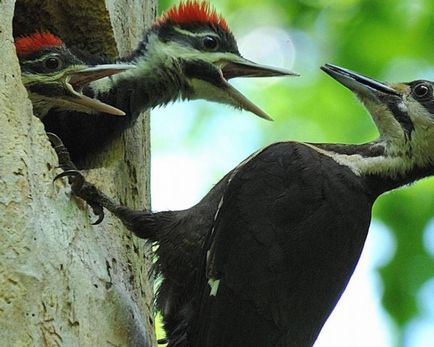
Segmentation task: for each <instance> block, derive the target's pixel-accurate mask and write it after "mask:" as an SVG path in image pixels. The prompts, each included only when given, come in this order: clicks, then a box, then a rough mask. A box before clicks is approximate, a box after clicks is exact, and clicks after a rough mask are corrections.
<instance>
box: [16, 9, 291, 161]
mask: <svg viewBox="0 0 434 347" xmlns="http://www.w3.org/2000/svg"><path fill="white" fill-rule="evenodd" d="M73 53H74V55H76V56H77V57H78V58H79V59H80V60H82V61H84V62H86V63H88V64H102V63H106V64H107V63H120V64H132V65H134V66H135V67H136V68H135V69H129V70H128V71H125V72H123V73H119V74H117V75H115V76H112V77H110V78H104V79H101V80H98V81H93V82H90V83H89V84H88V86H87V87H85V88H83V94H84V95H86V96H87V97H90V98H95V99H98V100H99V101H100V102H102V103H104V104H108V105H111V106H113V107H115V108H117V109H119V110H122V111H123V112H125V114H126V116H125V117H103V116H102V112H101V110H98V109H95V108H93V109H92V108H87V109H85V110H81V112H86V113H88V114H86V115H83V114H80V113H77V112H70V111H76V108H70V106H71V105H70V104H64V103H63V102H59V104H58V105H56V107H55V108H54V107H53V109H52V110H51V111H50V112H48V110H44V111H45V112H48V114H47V115H46V116H45V117H44V118H43V122H44V124H45V129H46V131H48V132H52V133H55V134H57V135H58V136H59V137H60V138H61V139H62V141H63V142H64V144H65V145H66V147H67V148H68V150H69V152H70V154H71V156H72V159H73V160H74V161H75V162H77V163H80V162H81V159H82V158H83V156H86V155H87V154H88V153H90V152H93V151H98V150H99V149H101V147H103V146H104V145H105V144H106V143H107V142H109V141H110V140H111V139H112V138H113V137H115V136H117V135H118V134H119V133H120V132H122V131H123V130H124V129H126V128H128V127H130V126H131V125H132V124H134V122H135V120H136V119H137V117H138V115H139V114H140V112H142V111H144V110H147V109H149V108H152V107H155V106H161V105H165V104H167V103H169V102H172V101H175V100H178V99H182V100H192V99H206V100H209V101H215V102H220V103H224V104H228V105H231V106H234V107H236V108H239V109H245V110H247V111H250V112H252V113H254V114H256V115H258V116H259V117H262V118H265V119H270V117H269V116H268V115H267V114H266V113H265V112H264V111H262V110H261V109H260V108H258V107H257V106H256V105H255V104H253V103H252V102H251V101H249V100H248V99H247V98H246V97H245V96H244V95H242V94H241V93H240V92H239V91H238V90H236V89H235V88H234V87H232V86H231V85H230V84H229V83H228V82H227V81H228V80H229V79H231V78H235V77H268V76H282V75H294V73H293V72H291V71H288V70H284V69H279V68H274V67H269V66H263V65H259V64H256V63H253V62H251V61H249V60H247V59H245V58H243V57H242V56H241V54H240V53H239V51H238V47H237V43H236V41H235V38H234V36H233V35H232V33H231V31H230V30H229V27H228V25H227V23H226V21H225V20H224V18H223V17H222V16H220V15H218V14H217V13H216V12H215V10H213V9H212V8H210V6H209V4H208V3H206V2H196V1H186V2H181V3H180V4H179V5H178V6H174V7H172V8H170V9H169V10H168V11H166V12H165V13H164V14H163V15H162V16H161V17H159V18H158V19H157V20H156V21H155V22H154V23H153V24H152V26H151V27H150V28H149V29H148V30H146V31H145V34H144V37H143V40H142V41H141V42H140V43H139V45H138V47H137V48H136V49H135V50H134V51H133V52H132V53H131V54H130V55H129V56H126V57H120V58H119V59H117V60H116V61H115V62H113V61H107V60H106V59H104V58H103V57H95V56H90V55H88V54H83V52H80V51H78V50H74V51H73ZM25 63H26V62H25V61H21V64H25ZM38 91H39V93H38ZM48 93H49V91H47V90H46V84H45V83H41V85H40V86H35V87H33V90H32V93H31V95H30V96H31V97H32V100H38V99H39V98H40V94H43V95H46V94H48ZM62 111H63V112H62Z"/></svg>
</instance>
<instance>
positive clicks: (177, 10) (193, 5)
mask: <svg viewBox="0 0 434 347" xmlns="http://www.w3.org/2000/svg"><path fill="white" fill-rule="evenodd" d="M167 22H172V23H175V24H188V23H206V24H213V25H218V26H220V27H221V28H222V29H223V30H225V31H229V27H228V24H227V23H226V21H225V20H224V18H223V17H222V16H221V15H219V14H218V13H217V12H216V11H215V10H214V9H213V8H212V7H211V6H210V4H209V3H208V2H206V1H201V2H199V1H194V0H187V1H185V2H181V3H180V4H179V5H177V6H173V7H171V8H169V9H168V10H167V11H166V12H164V13H163V14H162V15H161V17H160V18H158V19H157V22H156V23H157V25H161V24H163V23H167Z"/></svg>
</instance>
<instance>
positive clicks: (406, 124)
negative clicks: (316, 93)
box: [322, 64, 434, 175]
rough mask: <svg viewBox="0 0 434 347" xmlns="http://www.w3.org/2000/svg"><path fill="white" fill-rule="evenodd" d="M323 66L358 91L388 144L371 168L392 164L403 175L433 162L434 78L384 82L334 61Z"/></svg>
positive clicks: (380, 140) (391, 172)
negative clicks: (334, 63) (432, 80)
mask: <svg viewBox="0 0 434 347" xmlns="http://www.w3.org/2000/svg"><path fill="white" fill-rule="evenodd" d="M322 70H323V71H325V72H326V73H328V74H329V75H330V76H332V77H333V78H334V79H336V80H337V81H339V82H340V83H342V84H343V85H344V86H346V87H347V88H349V89H350V90H352V91H353V92H354V93H355V94H356V95H357V97H358V98H359V99H360V100H361V101H362V102H363V104H364V105H365V106H366V108H367V109H368V111H369V113H370V114H371V116H372V118H373V120H374V122H375V124H376V126H377V128H378V131H379V132H380V139H379V140H378V141H377V143H378V144H379V145H383V146H384V150H385V157H386V159H387V160H383V161H382V162H381V163H380V162H379V163H378V165H377V166H376V167H374V166H373V167H372V168H371V170H374V171H375V170H383V169H385V168H382V166H383V165H388V169H389V170H390V172H389V173H390V174H392V175H393V174H396V175H401V174H404V173H405V172H407V171H408V170H410V169H412V168H414V167H422V168H423V167H430V166H433V164H434V94H433V87H434V83H433V82H431V81H426V80H416V81H413V82H408V83H383V82H379V81H376V80H374V79H372V78H369V77H365V76H363V75H361V74H358V73H355V72H353V71H350V70H347V69H344V68H341V67H338V66H335V65H331V64H326V65H324V66H323V67H322ZM395 159H397V160H395Z"/></svg>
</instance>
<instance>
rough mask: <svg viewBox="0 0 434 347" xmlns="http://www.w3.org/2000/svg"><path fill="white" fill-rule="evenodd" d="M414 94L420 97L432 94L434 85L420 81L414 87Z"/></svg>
mask: <svg viewBox="0 0 434 347" xmlns="http://www.w3.org/2000/svg"><path fill="white" fill-rule="evenodd" d="M413 94H414V96H415V97H416V98H418V99H423V98H426V97H428V96H432V86H431V85H430V84H427V83H420V84H418V85H416V86H415V87H414V88H413Z"/></svg>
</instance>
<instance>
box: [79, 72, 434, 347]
mask: <svg viewBox="0 0 434 347" xmlns="http://www.w3.org/2000/svg"><path fill="white" fill-rule="evenodd" d="M322 69H323V70H324V71H325V72H326V73H328V74H329V75H331V76H332V77H333V78H335V79H336V80H338V81H339V82H341V83H342V84H343V85H344V86H346V87H348V88H349V89H351V90H352V91H353V92H354V93H355V94H356V95H357V96H358V97H359V98H360V99H361V101H362V102H363V103H364V105H365V106H366V108H367V109H368V111H369V113H370V114H371V116H372V117H373V119H374V121H375V124H376V125H377V127H378V130H379V132H380V137H379V138H378V139H377V140H375V141H372V142H369V143H365V144H360V145H354V144H314V143H304V142H293V141H290V142H280V143H275V144H272V145H270V146H268V147H267V148H265V149H263V150H261V151H258V152H257V153H254V154H253V155H251V156H250V157H249V158H247V159H246V160H245V161H243V162H242V163H240V164H239V165H238V166H237V167H236V168H235V169H234V170H232V171H231V172H229V173H228V174H227V175H226V176H225V177H224V178H223V179H222V180H221V181H220V182H219V183H218V184H217V185H216V186H215V187H214V188H213V189H212V190H211V191H210V192H209V193H208V194H207V195H206V196H205V197H204V198H203V199H202V200H201V201H200V202H199V203H198V204H197V205H195V206H193V207H192V208H190V209H187V210H182V211H167V212H159V213H147V212H145V211H135V210H131V209H129V208H127V207H125V206H121V205H119V204H116V203H115V202H113V201H111V200H110V199H109V198H107V197H106V196H105V195H104V194H102V193H101V192H99V191H98V190H97V189H96V188H95V187H94V186H92V185H90V184H88V183H86V184H83V185H82V188H83V189H81V188H80V187H77V186H76V187H75V188H76V190H75V193H76V194H77V195H79V196H81V197H83V198H84V199H86V200H88V201H89V202H90V203H91V204H94V205H100V206H103V207H105V208H107V209H108V210H110V211H111V212H113V213H114V214H115V215H116V216H117V217H119V218H120V219H121V220H122V221H123V223H124V224H125V225H126V226H127V227H128V228H129V229H130V230H131V231H132V232H134V233H135V234H136V235H137V236H138V237H141V238H146V239H148V240H150V241H154V242H157V244H158V245H159V247H158V250H157V255H158V260H157V268H158V270H159V271H160V272H161V274H162V276H163V281H162V285H161V288H160V290H159V292H158V295H157V302H158V307H159V308H160V310H161V311H162V314H163V317H164V321H165V328H166V332H167V336H168V339H169V346H171V347H174V346H177V347H179V346H183V347H187V346H188V347H199V346H200V347H202V346H207V347H225V346H261V347H271V346H273V347H274V346H282V347H283V346H285V347H307V346H312V345H313V344H314V342H315V340H316V338H317V336H318V334H319V333H320V331H321V328H322V326H323V325H324V323H325V321H326V320H327V318H328V316H329V315H330V313H331V312H332V310H333V308H334V307H335V305H336V303H337V302H338V300H339V298H340V296H341V294H342V292H343V291H344V289H345V287H346V285H347V283H348V281H349V279H350V277H351V275H352V273H353V270H354V268H355V266H356V264H357V261H358V259H359V257H360V254H361V251H362V248H363V244H364V241H365V239H366V235H367V232H368V228H369V224H370V219H371V209H372V205H373V203H374V202H375V200H376V199H377V198H378V197H379V196H380V195H381V194H382V193H384V192H387V191H389V190H392V189H395V188H398V187H401V186H403V185H406V184H408V183H411V182H414V181H416V180H418V179H421V178H424V177H426V176H432V175H434V154H433V153H434V151H433V149H434V120H433V119H434V106H433V105H434V95H433V87H434V84H433V82H430V81H425V80H418V81H413V82H410V83H398V84H386V83H382V82H378V81H376V80H373V79H371V78H368V77H365V76H362V75H360V74H357V73H355V72H352V71H349V70H346V69H343V68H340V67H337V66H334V65H330V64H327V65H325V66H323V67H322Z"/></svg>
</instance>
